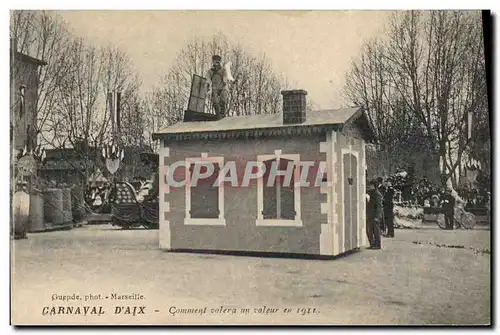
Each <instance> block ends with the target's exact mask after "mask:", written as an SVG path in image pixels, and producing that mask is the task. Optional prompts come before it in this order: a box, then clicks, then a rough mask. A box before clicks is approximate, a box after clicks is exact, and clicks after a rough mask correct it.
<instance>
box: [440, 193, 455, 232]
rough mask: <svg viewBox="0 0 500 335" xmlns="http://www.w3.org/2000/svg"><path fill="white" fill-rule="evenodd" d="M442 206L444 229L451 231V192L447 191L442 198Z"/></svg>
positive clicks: (452, 208) (452, 200)
mask: <svg viewBox="0 0 500 335" xmlns="http://www.w3.org/2000/svg"><path fill="white" fill-rule="evenodd" d="M441 201H442V206H443V213H444V220H445V224H446V229H449V230H453V216H454V215H455V198H454V197H453V195H452V194H451V190H450V189H447V190H446V192H445V194H444V195H443V197H442V200H441Z"/></svg>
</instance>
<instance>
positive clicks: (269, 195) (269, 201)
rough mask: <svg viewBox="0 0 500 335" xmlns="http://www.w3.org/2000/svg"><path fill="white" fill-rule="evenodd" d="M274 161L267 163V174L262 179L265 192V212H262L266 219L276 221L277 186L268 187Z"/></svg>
mask: <svg viewBox="0 0 500 335" xmlns="http://www.w3.org/2000/svg"><path fill="white" fill-rule="evenodd" d="M273 161H274V160H269V161H265V162H264V164H265V166H266V173H265V174H264V176H263V178H262V182H263V190H264V192H263V193H264V194H263V195H264V199H263V200H264V207H263V208H264V210H263V211H262V216H263V217H264V219H275V218H276V217H277V214H278V211H277V199H276V185H274V186H273V187H268V186H267V181H268V180H269V172H270V170H271V165H272V162H273Z"/></svg>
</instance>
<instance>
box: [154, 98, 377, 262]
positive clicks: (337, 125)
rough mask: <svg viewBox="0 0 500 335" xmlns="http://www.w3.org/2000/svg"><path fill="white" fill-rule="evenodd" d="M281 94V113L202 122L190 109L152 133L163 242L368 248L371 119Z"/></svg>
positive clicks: (231, 248) (192, 247)
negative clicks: (316, 106)
mask: <svg viewBox="0 0 500 335" xmlns="http://www.w3.org/2000/svg"><path fill="white" fill-rule="evenodd" d="M282 95H283V111H282V113H280V114H271V115H248V116H234V117H225V118H222V119H214V118H213V115H209V114H207V116H206V118H205V120H204V118H203V117H202V116H200V113H194V114H191V113H189V112H188V111H187V112H186V114H185V116H184V120H183V121H182V122H179V123H177V124H174V125H171V126H169V127H167V128H165V129H163V130H160V131H158V132H157V133H155V134H153V139H155V140H159V141H160V151H159V161H160V162H159V169H160V171H159V174H160V215H159V216H160V223H159V230H160V233H159V240H160V248H162V249H165V250H170V251H204V252H206V251H209V252H214V253H220V252H227V253H231V252H236V253H259V254H289V255H296V256H297V255H298V256H299V257H300V255H304V256H326V257H328V256H337V255H340V254H343V253H346V252H349V251H353V250H356V249H358V248H360V247H362V246H365V245H367V238H366V227H365V183H366V179H365V176H366V161H365V143H367V142H371V141H373V140H374V139H375V133H374V129H373V126H372V124H371V122H370V119H369V117H368V116H367V114H366V113H365V112H364V111H363V110H362V109H360V108H346V109H338V110H321V111H313V112H308V113H306V95H307V92H306V91H304V90H292V91H283V92H282ZM203 120H204V121H203Z"/></svg>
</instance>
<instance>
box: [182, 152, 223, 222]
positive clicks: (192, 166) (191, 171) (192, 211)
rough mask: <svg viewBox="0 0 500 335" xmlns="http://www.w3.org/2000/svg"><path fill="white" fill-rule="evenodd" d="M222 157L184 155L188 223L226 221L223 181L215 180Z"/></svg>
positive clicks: (186, 220) (220, 166)
mask: <svg viewBox="0 0 500 335" xmlns="http://www.w3.org/2000/svg"><path fill="white" fill-rule="evenodd" d="M223 163H224V161H223V158H222V157H208V155H207V154H202V156H201V157H196V158H187V159H186V218H185V220H184V223H185V224H188V225H225V219H224V184H223V183H218V177H219V171H220V169H221V168H222V166H223Z"/></svg>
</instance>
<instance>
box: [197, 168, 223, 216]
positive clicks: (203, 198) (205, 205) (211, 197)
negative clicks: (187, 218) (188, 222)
mask: <svg viewBox="0 0 500 335" xmlns="http://www.w3.org/2000/svg"><path fill="white" fill-rule="evenodd" d="M206 166H207V164H204V167H202V168H201V172H202V173H203V172H205V171H206V169H207V167H206ZM193 170H194V169H193V165H191V166H190V173H191V176H192V175H193ZM219 170H220V168H219V165H218V164H215V166H214V173H213V174H212V175H211V176H209V177H208V178H205V179H200V180H198V182H197V184H196V186H195V187H191V211H190V214H191V217H192V218H206V219H209V218H218V217H219V187H218V186H216V187H213V186H212V185H213V184H214V182H215V181H216V180H217V177H218V175H219Z"/></svg>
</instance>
